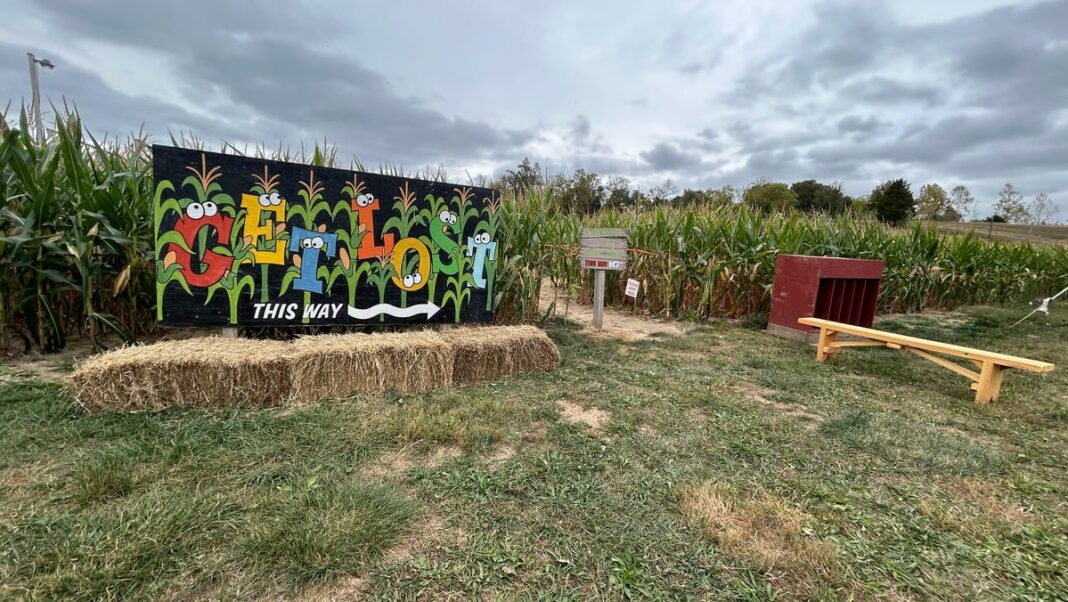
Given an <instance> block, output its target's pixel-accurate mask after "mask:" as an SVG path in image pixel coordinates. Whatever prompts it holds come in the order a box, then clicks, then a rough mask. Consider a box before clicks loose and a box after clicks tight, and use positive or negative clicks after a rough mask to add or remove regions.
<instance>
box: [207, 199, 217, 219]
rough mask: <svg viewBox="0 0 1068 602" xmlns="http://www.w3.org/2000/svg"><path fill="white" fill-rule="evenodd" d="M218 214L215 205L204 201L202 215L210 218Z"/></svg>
mask: <svg viewBox="0 0 1068 602" xmlns="http://www.w3.org/2000/svg"><path fill="white" fill-rule="evenodd" d="M218 212H219V207H218V206H217V205H216V204H215V203H213V202H211V201H204V215H205V216H207V217H211V216H213V215H215V214H216V213H218Z"/></svg>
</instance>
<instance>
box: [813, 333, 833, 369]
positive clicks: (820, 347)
mask: <svg viewBox="0 0 1068 602" xmlns="http://www.w3.org/2000/svg"><path fill="white" fill-rule="evenodd" d="M837 340H838V333H837V332H834V331H833V330H827V329H826V328H821V329H820V340H819V342H818V343H816V361H817V362H822V361H823V360H825V359H827V358H829V357H834V352H835V351H836V350H834V349H829V348H828V347H827V346H828V345H830V344H831V343H833V342H835V341H837Z"/></svg>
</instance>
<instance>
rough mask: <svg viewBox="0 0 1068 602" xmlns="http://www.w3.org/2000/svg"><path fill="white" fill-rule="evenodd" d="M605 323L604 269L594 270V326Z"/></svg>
mask: <svg viewBox="0 0 1068 602" xmlns="http://www.w3.org/2000/svg"><path fill="white" fill-rule="evenodd" d="M603 324H604V270H594V272H593V326H594V328H601V326H602V325H603Z"/></svg>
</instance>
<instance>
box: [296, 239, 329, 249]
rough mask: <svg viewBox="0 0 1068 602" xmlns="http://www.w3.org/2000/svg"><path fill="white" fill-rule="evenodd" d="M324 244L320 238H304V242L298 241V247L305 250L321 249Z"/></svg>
mask: <svg viewBox="0 0 1068 602" xmlns="http://www.w3.org/2000/svg"><path fill="white" fill-rule="evenodd" d="M325 244H326V242H325V241H324V240H323V239H322V237H321V236H313V237H311V238H305V239H304V240H302V241H300V246H302V247H304V248H305V249H321V248H323V245H325Z"/></svg>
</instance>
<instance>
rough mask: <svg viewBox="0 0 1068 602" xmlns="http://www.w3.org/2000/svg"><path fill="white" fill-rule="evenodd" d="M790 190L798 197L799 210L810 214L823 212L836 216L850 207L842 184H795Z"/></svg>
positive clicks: (810, 182)
mask: <svg viewBox="0 0 1068 602" xmlns="http://www.w3.org/2000/svg"><path fill="white" fill-rule="evenodd" d="M790 190H792V191H793V192H794V194H796V195H797V209H798V210H799V211H807V212H809V213H816V212H823V213H830V214H832V215H836V214H839V213H842V212H844V211H845V210H846V208H847V207H848V206H849V201H848V199H847V198H846V195H844V194H842V186H841V185H840V184H835V185H828V184H824V183H822V182H817V181H816V180H804V181H801V182H794V183H793V184H792V185H791V186H790Z"/></svg>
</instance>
